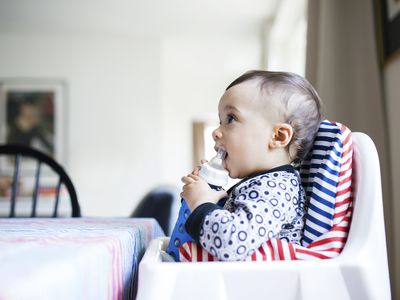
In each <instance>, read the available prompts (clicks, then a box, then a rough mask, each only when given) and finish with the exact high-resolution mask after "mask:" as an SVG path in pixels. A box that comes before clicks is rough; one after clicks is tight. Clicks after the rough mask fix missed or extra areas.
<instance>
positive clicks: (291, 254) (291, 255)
mask: <svg viewBox="0 0 400 300" xmlns="http://www.w3.org/2000/svg"><path fill="white" fill-rule="evenodd" d="M288 247H289V251H290V259H291V260H296V259H297V258H296V254H295V252H294V249H293V245H292V244H289V243H288Z"/></svg>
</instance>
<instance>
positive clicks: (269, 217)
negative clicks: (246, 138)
mask: <svg viewBox="0 0 400 300" xmlns="http://www.w3.org/2000/svg"><path fill="white" fill-rule="evenodd" d="M305 201H306V197H305V193H304V189H303V187H302V186H301V181H300V176H299V173H298V172H297V171H296V170H295V169H294V168H293V167H292V166H291V165H284V166H280V167H277V168H274V169H271V170H269V171H265V172H263V173H259V174H256V175H254V176H251V177H249V178H245V179H243V180H242V181H240V182H239V183H238V184H236V185H235V186H234V187H233V188H231V189H230V190H229V191H228V198H227V200H226V202H225V205H224V208H221V207H220V206H218V205H216V204H212V203H204V204H202V205H200V206H199V207H197V208H196V209H195V210H194V211H193V212H192V214H191V215H190V216H189V218H188V220H187V223H186V226H185V227H186V230H187V231H188V233H189V234H190V235H191V236H192V237H193V238H194V239H195V240H196V241H197V242H199V243H200V244H201V246H202V247H203V248H204V249H205V250H207V251H208V252H209V253H211V254H212V255H214V256H216V257H217V258H218V259H219V260H226V261H234V260H244V259H245V258H246V257H248V256H249V255H251V254H252V252H253V251H254V250H256V249H257V248H259V247H260V245H261V244H262V243H264V242H266V241H267V240H268V239H271V238H280V239H286V240H288V241H289V242H293V243H297V244H300V239H301V238H302V232H303V226H304V217H305Z"/></svg>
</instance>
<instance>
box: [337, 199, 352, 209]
mask: <svg viewBox="0 0 400 300" xmlns="http://www.w3.org/2000/svg"><path fill="white" fill-rule="evenodd" d="M350 201H351V197H347V198H345V199H344V200H342V201H337V202H336V203H335V208H336V207H340V206H343V205H346V204H350Z"/></svg>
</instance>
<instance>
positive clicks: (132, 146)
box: [0, 33, 261, 216]
mask: <svg viewBox="0 0 400 300" xmlns="http://www.w3.org/2000/svg"><path fill="white" fill-rule="evenodd" d="M256 34H257V33H255V36H247V37H242V36H240V35H239V36H231V37H224V38H221V37H209V36H192V37H191V38H188V37H187V36H176V37H169V38H164V39H161V38H142V37H139V36H132V35H130V36H116V35H65V36H61V35H58V36H51V35H17V34H10V35H5V34H1V35H0V78H4V77H7V78H9V77H16V78H20V77H23V78H27V77H31V78H51V79H52V78H60V79H63V80H64V81H65V82H66V83H67V86H68V98H67V99H66V101H67V106H68V107H67V108H68V115H67V124H66V126H65V127H66V129H67V132H68V134H67V136H66V137H67V142H68V149H66V152H67V154H68V161H67V164H66V167H67V171H68V172H69V173H70V175H71V177H72V179H73V182H74V184H75V186H76V189H77V192H78V197H79V201H80V204H81V207H82V211H83V215H84V216H119V215H120V216H126V215H129V214H130V213H131V211H132V210H133V208H134V207H135V205H136V204H137V202H138V201H139V199H140V198H141V197H142V196H143V195H144V194H145V193H146V192H148V190H149V189H150V188H152V187H155V186H158V185H160V184H173V185H176V186H178V187H180V186H181V184H180V178H181V177H182V176H183V175H184V174H186V173H188V172H189V171H191V168H192V136H191V122H192V120H193V119H194V118H197V117H199V116H200V117H201V116H202V115H203V113H205V114H206V113H207V112H211V113H215V114H217V104H218V101H219V98H220V96H221V95H222V93H223V90H224V89H225V87H226V86H227V85H228V84H229V83H230V82H231V81H232V80H233V79H234V78H235V77H237V76H239V75H240V74H241V73H243V72H244V71H246V70H247V69H250V68H259V67H260V61H259V59H260V49H261V46H260V40H259V38H258V36H256Z"/></svg>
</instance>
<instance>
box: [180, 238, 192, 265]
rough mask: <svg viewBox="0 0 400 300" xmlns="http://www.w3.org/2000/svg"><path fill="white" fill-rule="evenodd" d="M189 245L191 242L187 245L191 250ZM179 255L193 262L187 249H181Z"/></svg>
mask: <svg viewBox="0 0 400 300" xmlns="http://www.w3.org/2000/svg"><path fill="white" fill-rule="evenodd" d="M189 243H190V242H188V245H187V246H189V249H191V247H190V244H189ZM179 253H180V254H181V255H182V256H183V257H184V258H186V260H187V261H192V258H191V256H190V254H189V253H187V251H186V249H185V248H183V247H182V246H181V247H179Z"/></svg>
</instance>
